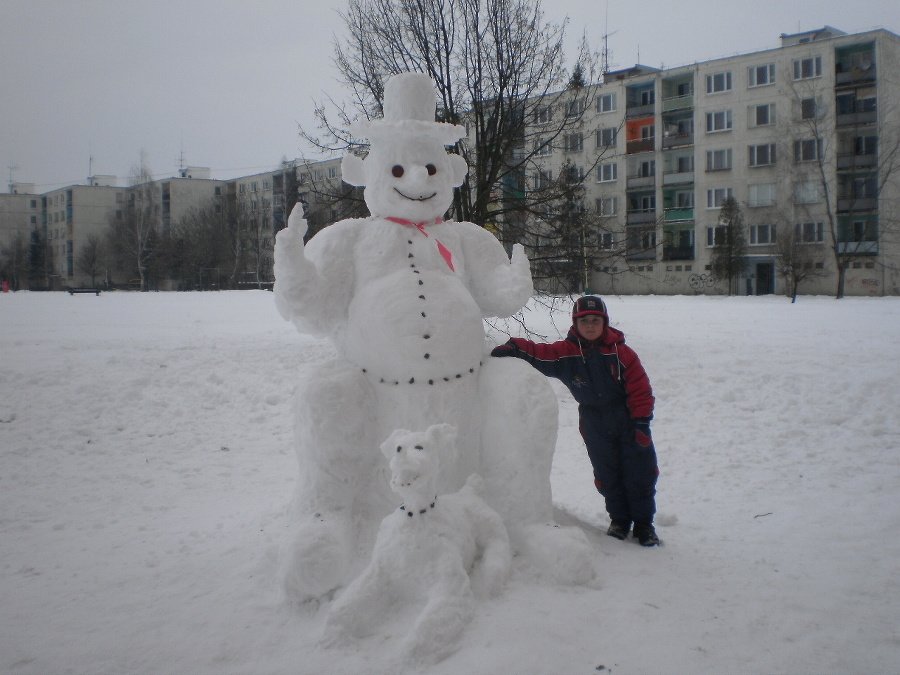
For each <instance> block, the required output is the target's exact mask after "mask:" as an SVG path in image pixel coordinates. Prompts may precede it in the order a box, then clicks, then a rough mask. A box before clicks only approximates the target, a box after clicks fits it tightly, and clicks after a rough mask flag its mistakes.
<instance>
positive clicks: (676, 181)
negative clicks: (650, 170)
mask: <svg viewBox="0 0 900 675" xmlns="http://www.w3.org/2000/svg"><path fill="white" fill-rule="evenodd" d="M693 182H694V172H693V171H666V172H664V173H663V185H689V184H691V183H693Z"/></svg>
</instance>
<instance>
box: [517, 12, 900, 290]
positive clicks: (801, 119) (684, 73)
mask: <svg viewBox="0 0 900 675" xmlns="http://www.w3.org/2000/svg"><path fill="white" fill-rule="evenodd" d="M781 41H782V44H781V47H780V48H777V49H772V50H766V51H761V52H755V53H751V54H744V55H738V56H733V57H729V58H724V59H717V60H712V61H706V62H704V63H697V64H693V65H690V66H684V67H679V68H671V69H655V68H650V67H647V66H641V65H637V66H635V67H633V68H628V69H625V70H621V71H617V72H610V73H608V74H607V75H606V77H605V78H604V82H603V83H602V84H600V85H595V86H591V87H586V88H584V89H581V90H575V91H573V93H572V98H571V100H570V101H566V102H564V105H581V106H587V107H586V110H585V114H584V116H583V118H582V121H581V127H580V129H579V130H577V131H575V132H573V133H568V134H566V135H565V136H564V137H562V138H561V139H560V142H559V143H556V144H553V145H549V146H548V147H547V148H546V149H545V150H544V151H543V153H542V154H544V155H545V156H544V157H543V158H541V159H540V161H541V163H542V166H540V167H539V168H538V170H537V171H536V172H535V175H534V176H532V177H530V179H531V180H534V181H540V180H541V176H540V174H544V175H549V174H552V173H553V172H554V171H559V170H560V168H561V167H562V166H563V164H564V163H565V162H567V161H568V162H571V163H572V164H573V165H575V166H576V169H577V170H578V171H579V172H581V173H585V174H586V178H585V182H584V186H585V188H586V195H587V197H586V204H585V207H586V208H587V209H592V210H593V213H594V214H595V215H596V216H597V219H596V222H597V227H596V233H595V236H596V238H597V245H598V248H599V249H600V251H601V252H602V255H600V256H598V262H597V263H596V266H597V267H598V269H597V270H596V271H595V272H594V274H593V278H592V279H591V284H590V288H591V290H593V291H595V292H600V293H610V292H614V293H625V294H630V293H661V294H683V293H698V292H703V293H721V292H726V291H727V287H726V286H725V285H724V284H717V283H716V282H715V280H713V279H712V278H711V276H710V273H709V272H710V258H711V253H712V249H713V245H714V243H715V242H716V236H717V235H716V230H717V227H719V226H720V223H719V216H720V211H721V207H722V204H723V202H724V200H725V199H726V198H728V197H734V198H735V199H736V200H737V201H738V203H739V205H740V207H741V210H742V215H743V218H744V222H745V225H746V236H747V243H748V254H747V257H746V261H747V265H746V269H745V273H744V275H743V277H742V279H741V283H740V284H739V286H740V288H741V290H742V292H747V293H751V294H768V293H776V292H778V293H780V292H783V291H784V290H785V289H784V281H783V279H781V277H780V275H779V273H778V272H779V247H778V246H777V245H776V244H777V238H778V233H779V232H783V231H785V230H786V229H787V228H790V229H791V230H792V231H793V232H794V233H795V235H796V236H797V237H798V238H799V241H800V243H801V244H802V245H803V246H804V247H806V248H805V249H804V253H808V254H809V255H808V256H807V259H808V262H807V263H806V264H807V265H809V266H811V267H812V272H813V273H812V274H810V276H809V277H808V278H807V279H806V280H805V281H804V282H803V285H802V287H801V289H800V291H801V292H802V293H818V294H831V293H834V292H835V288H836V276H837V264H838V261H837V260H836V257H835V254H834V250H833V245H834V243H835V242H836V247H837V250H838V252H840V253H842V254H844V255H843V257H841V258H840V261H839V262H840V264H841V266H842V267H844V268H845V273H846V277H845V278H846V282H845V292H846V293H847V294H848V295H851V294H860V295H863V294H872V295H883V294H898V293H900V273H898V267H900V248H898V240H900V237H898V234H900V213H898V199H900V164H898V160H900V150H898V148H900V138H898V135H900V81H898V80H897V78H896V77H895V76H894V75H893V73H896V72H897V68H898V66H900V37H898V36H897V35H895V34H893V33H890V32H888V31H885V30H876V31H871V32H866V33H860V34H853V35H847V34H845V33H843V32H841V31H839V30H837V29H834V28H831V27H825V28H823V29H821V30H817V31H810V32H805V33H799V34H793V35H782V36H781ZM579 102H580V103H579ZM541 122H542V121H541V120H535V126H534V128H535V129H537V130H538V131H539V129H540V125H541ZM584 167H590V168H591V170H590V173H587V172H585V169H584Z"/></svg>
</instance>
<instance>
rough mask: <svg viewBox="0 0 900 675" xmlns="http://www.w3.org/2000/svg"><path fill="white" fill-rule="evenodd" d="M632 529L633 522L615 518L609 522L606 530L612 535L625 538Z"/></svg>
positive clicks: (620, 538) (621, 538)
mask: <svg viewBox="0 0 900 675" xmlns="http://www.w3.org/2000/svg"><path fill="white" fill-rule="evenodd" d="M630 529H631V523H627V522H623V521H618V520H614V521H612V522H611V523H610V524H609V529H608V530H607V531H606V534H608V535H609V536H610V537H615V538H616V539H619V540H624V539H625V537H627V536H628V531H629V530H630Z"/></svg>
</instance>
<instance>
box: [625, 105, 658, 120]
mask: <svg viewBox="0 0 900 675" xmlns="http://www.w3.org/2000/svg"><path fill="white" fill-rule="evenodd" d="M654 112H656V104H655V103H645V104H643V105H630V104H629V105H628V107H627V108H626V109H625V117H650V116H651V115H653V113H654Z"/></svg>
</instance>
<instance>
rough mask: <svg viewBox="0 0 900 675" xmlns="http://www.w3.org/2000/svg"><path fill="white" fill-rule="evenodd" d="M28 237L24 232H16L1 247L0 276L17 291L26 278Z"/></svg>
mask: <svg viewBox="0 0 900 675" xmlns="http://www.w3.org/2000/svg"><path fill="white" fill-rule="evenodd" d="M28 263H29V237H28V235H26V234H25V233H24V232H17V233H16V235H15V236H14V237H13V238H12V240H11V241H10V242H9V243H8V244H7V245H6V246H4V247H3V255H2V256H0V276H2V277H3V279H4V280H5V281H8V282H9V287H10V288H11V289H12V290H14V291H18V290H19V289H21V288H22V287H23V282H24V281H25V280H26V279H27V278H28V267H29V265H28Z"/></svg>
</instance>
